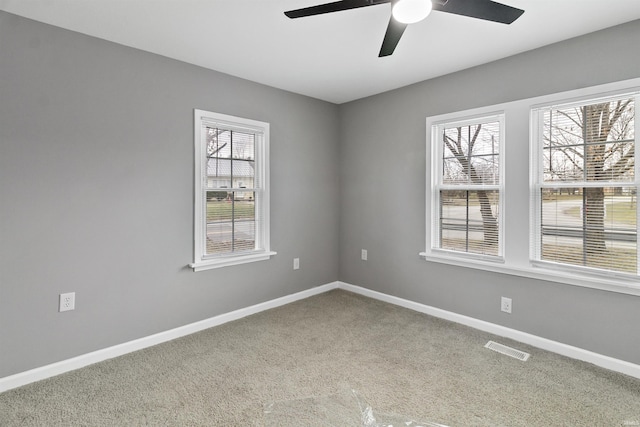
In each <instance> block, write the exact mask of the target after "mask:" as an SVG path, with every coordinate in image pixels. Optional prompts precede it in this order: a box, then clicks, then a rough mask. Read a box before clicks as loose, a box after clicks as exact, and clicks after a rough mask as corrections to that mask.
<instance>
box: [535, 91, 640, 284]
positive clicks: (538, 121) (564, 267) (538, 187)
mask: <svg viewBox="0 0 640 427" xmlns="http://www.w3.org/2000/svg"><path fill="white" fill-rule="evenodd" d="M618 97H625V98H627V97H628V98H634V103H635V107H636V108H635V117H634V130H635V125H636V124H638V123H639V122H638V116H639V113H638V109H637V107H638V105H640V92H638V91H637V90H631V91H629V92H626V91H620V92H619V93H618V92H615V93H602V94H597V95H595V96H594V95H589V96H582V97H579V98H572V99H568V100H556V101H555V102H552V103H548V104H540V105H536V106H534V107H532V108H531V125H530V126H531V142H530V145H531V154H530V161H531V166H530V168H531V173H530V176H531V207H532V209H531V215H530V231H531V237H530V240H529V242H530V254H531V255H530V257H531V263H532V264H533V265H534V266H536V267H540V268H546V269H553V270H558V271H564V272H566V273H567V274H585V275H590V276H593V277H598V276H600V277H605V278H606V277H618V278H620V279H621V280H624V281H640V265H639V266H638V267H639V268H638V269H637V271H638V272H637V273H636V274H630V273H623V272H618V271H612V270H602V269H596V268H593V267H588V266H579V265H573V264H568V263H559V262H551V261H547V260H543V259H542V257H541V253H540V252H541V243H540V242H541V239H542V231H541V222H542V203H541V200H540V199H541V191H542V189H552V188H564V187H572V186H573V187H635V189H636V195H637V194H638V189H639V187H640V173H639V171H640V164H639V163H638V161H637V160H638V157H636V158H635V159H634V169H635V171H634V181H588V182H587V181H576V182H575V183H573V182H570V181H565V182H558V183H545V182H544V180H543V173H544V167H543V166H542V160H543V145H542V144H540V141H541V139H542V138H541V134H542V132H543V126H544V118H543V117H542V116H543V115H544V112H545V111H548V109H550V108H554V109H555V108H560V107H563V108H567V107H571V106H582V105H585V104H593V103H597V102H601V101H602V102H606V101H609V100H610V99H612V98H618ZM638 138H639V137H638V135H637V134H636V135H635V142H634V144H635V146H636V147H637V144H638ZM636 206H637V205H636ZM639 225H640V209H636V234H637V236H638V237H640V233H638V227H639ZM639 243H640V242H636V246H637V251H638V255H636V265H638V263H639V262H640V245H639Z"/></svg>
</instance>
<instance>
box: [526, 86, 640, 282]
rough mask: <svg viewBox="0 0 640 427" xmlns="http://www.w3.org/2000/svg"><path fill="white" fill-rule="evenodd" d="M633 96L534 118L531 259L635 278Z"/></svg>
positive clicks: (555, 108)
mask: <svg viewBox="0 0 640 427" xmlns="http://www.w3.org/2000/svg"><path fill="white" fill-rule="evenodd" d="M637 98H638V96H637V95H636V94H622V95H616V96H614V97H607V98H600V99H586V100H581V101H578V102H572V103H567V104H561V105H550V106H541V107H538V108H536V109H534V110H533V111H532V127H533V130H534V132H533V140H532V145H533V149H532V154H533V155H532V159H533V160H534V162H533V163H532V170H534V171H535V172H534V173H535V174H534V176H533V181H534V190H533V192H532V206H534V208H535V209H534V217H533V221H532V227H531V231H532V236H531V241H532V249H531V252H532V259H533V260H534V262H540V263H545V265H546V266H547V267H551V268H553V267H562V268H579V269H582V270H589V271H592V272H593V273H598V272H600V273H606V274H621V275H625V274H629V275H633V276H636V275H637V274H638V232H637V224H638V211H637V189H638V174H637V173H636V162H635V146H636V140H635V106H636V103H637Z"/></svg>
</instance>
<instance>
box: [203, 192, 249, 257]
mask: <svg viewBox="0 0 640 427" xmlns="http://www.w3.org/2000/svg"><path fill="white" fill-rule="evenodd" d="M219 193H221V192H219V191H207V220H206V228H207V239H206V248H205V254H207V255H214V254H221V253H230V252H239V251H247V250H254V249H256V247H255V246H256V212H255V193H254V192H252V191H238V192H228V193H226V197H223V198H221V197H219V196H220V194H219Z"/></svg>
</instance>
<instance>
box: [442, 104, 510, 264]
mask: <svg viewBox="0 0 640 427" xmlns="http://www.w3.org/2000/svg"><path fill="white" fill-rule="evenodd" d="M431 132H432V141H434V145H433V147H432V148H433V156H432V159H433V160H432V168H433V169H432V170H433V171H434V176H433V191H432V197H433V203H432V206H433V207H434V212H433V218H434V221H433V222H432V226H433V233H432V248H433V249H436V250H445V251H451V252H457V253H464V254H474V255H476V256H484V257H488V258H493V259H496V260H497V259H499V257H500V256H501V255H502V245H501V242H502V238H501V235H502V225H501V222H502V221H501V211H502V208H501V206H502V185H501V182H502V178H501V176H502V172H501V171H502V163H501V162H502V156H501V154H500V153H501V151H502V150H501V146H502V144H503V135H504V117H503V116H502V115H500V114H498V115H492V116H488V117H481V118H475V119H463V120H457V121H447V122H441V123H435V124H433V125H432V126H431Z"/></svg>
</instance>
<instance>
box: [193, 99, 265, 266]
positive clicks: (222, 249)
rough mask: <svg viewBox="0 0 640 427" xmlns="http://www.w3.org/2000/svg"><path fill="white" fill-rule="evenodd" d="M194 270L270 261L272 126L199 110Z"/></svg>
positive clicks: (195, 114)
mask: <svg viewBox="0 0 640 427" xmlns="http://www.w3.org/2000/svg"><path fill="white" fill-rule="evenodd" d="M194 143H195V207H194V221H195V223H194V232H195V234H194V262H193V263H192V264H190V266H191V267H192V268H193V269H194V271H199V270H206V269H210V268H217V267H224V266H229V265H235V264H243V263H247V262H253V261H260V260H266V259H269V257H270V256H272V255H274V254H275V252H271V250H270V246H269V173H268V172H269V171H268V168H269V123H265V122H260V121H256V120H250V119H245V118H240V117H234V116H229V115H224V114H218V113H212V112H208V111H202V110H195V111H194Z"/></svg>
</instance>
